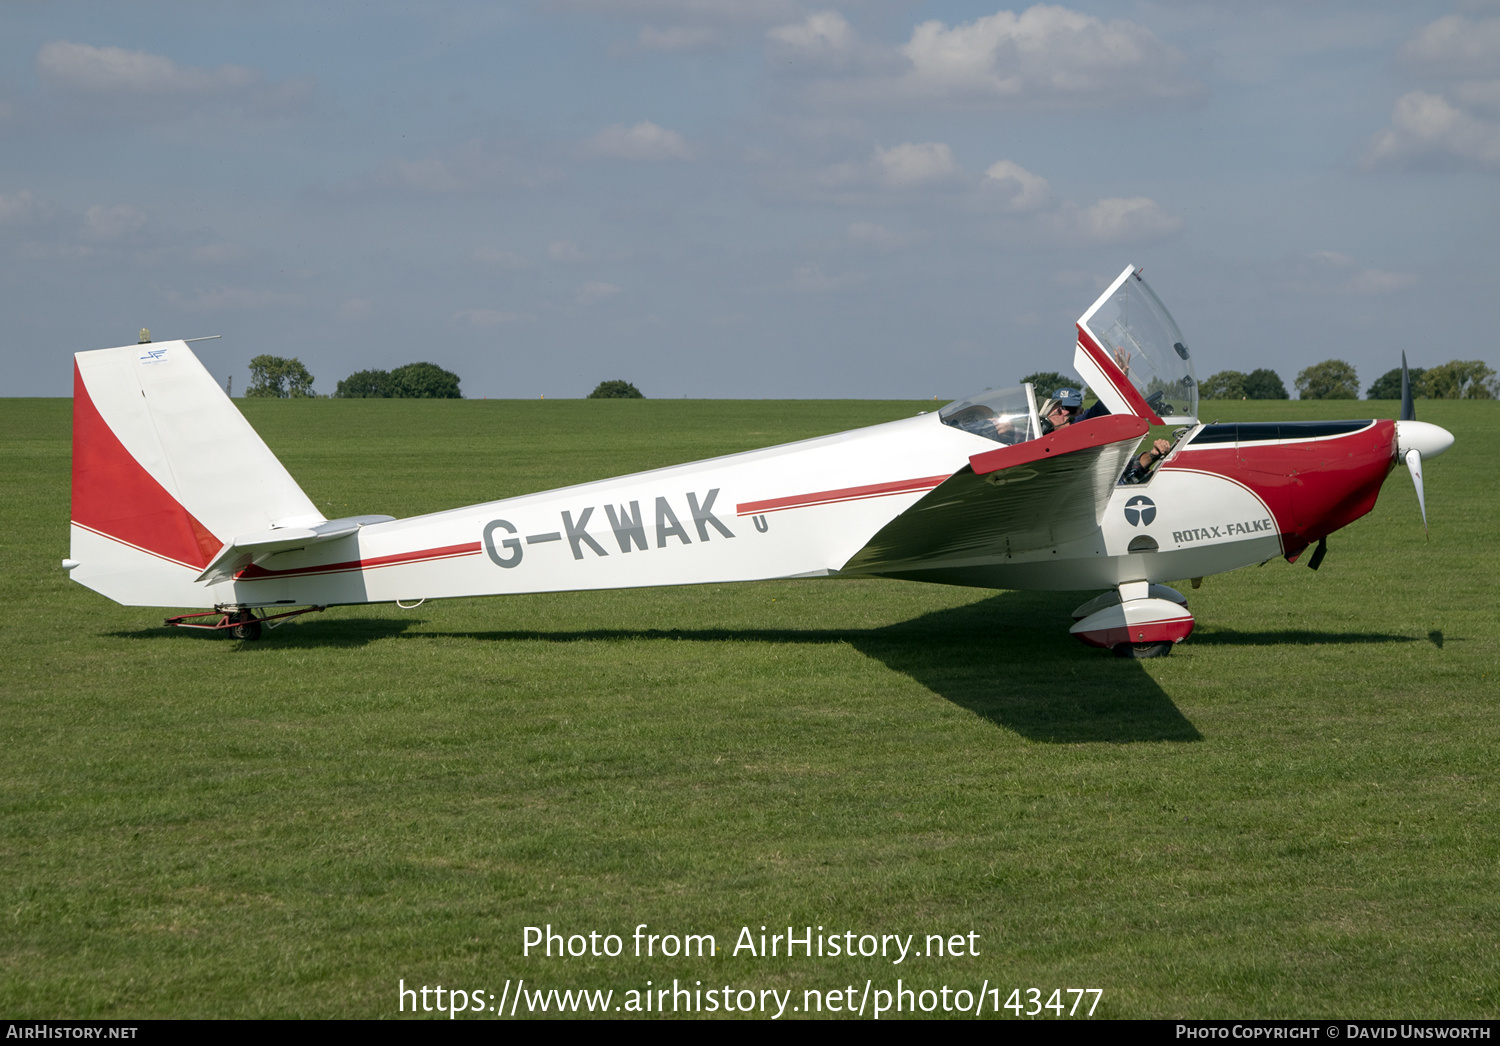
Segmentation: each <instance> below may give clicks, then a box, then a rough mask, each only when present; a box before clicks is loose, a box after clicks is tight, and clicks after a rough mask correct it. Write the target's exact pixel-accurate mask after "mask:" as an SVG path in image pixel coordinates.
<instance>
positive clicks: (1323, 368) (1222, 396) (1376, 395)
mask: <svg viewBox="0 0 1500 1046" xmlns="http://www.w3.org/2000/svg"><path fill="white" fill-rule="evenodd" d="M1408 373H1409V374H1410V376H1411V394H1412V397H1413V398H1415V399H1431V400H1458V399H1464V400H1488V399H1497V398H1500V379H1497V377H1496V374H1495V371H1494V370H1493V369H1492V368H1490V367H1488V366H1486V365H1485V364H1484V363H1483V362H1482V361H1480V360H1449V361H1448V362H1447V363H1443V364H1439V365H1438V366H1436V367H1431V368H1426V369H1424V368H1422V367H1412V368H1410V369H1409V371H1408ZM1021 381H1022V383H1023V384H1024V383H1025V382H1028V381H1029V382H1031V384H1032V385H1033V386H1035V388H1036V390H1037V393H1038V395H1039V396H1041V395H1048V396H1050V395H1051V394H1052V393H1053V391H1054V390H1056V389H1062V388H1078V387H1080V385H1081V383H1080V382H1079V381H1078V379H1077V378H1070V377H1068V376H1067V375H1065V374H1059V373H1058V372H1056V371H1038V372H1036V373H1034V374H1028V375H1026V377H1024V378H1022V379H1021ZM1294 385H1295V388H1296V389H1297V395H1298V397H1299V398H1301V399H1305V400H1356V399H1359V375H1358V374H1357V373H1356V372H1355V370H1354V367H1353V366H1352V365H1350V364H1348V363H1346V362H1344V361H1343V360H1324V361H1323V362H1322V363H1314V364H1313V365H1312V366H1311V367H1306V368H1304V369H1303V370H1301V371H1299V372H1298V373H1297V380H1296V382H1295V383H1294ZM1198 398H1199V399H1204V400H1284V399H1291V395H1290V394H1289V393H1288V392H1287V388H1286V384H1285V382H1283V381H1282V380H1281V376H1280V375H1279V374H1277V373H1276V372H1275V371H1274V370H1271V369H1270V368H1269V367H1260V368H1258V369H1256V370H1252V371H1251V372H1250V373H1248V374H1245V373H1242V372H1240V371H1237V370H1221V371H1219V372H1218V373H1217V374H1213V375H1210V376H1209V377H1207V378H1204V379H1203V380H1202V381H1201V382H1199V383H1198ZM1365 398H1366V399H1372V400H1398V399H1400V398H1401V368H1400V367H1394V368H1392V369H1391V370H1388V371H1386V372H1385V373H1384V374H1382V375H1381V376H1380V377H1378V378H1376V379H1375V381H1374V382H1373V383H1372V384H1371V385H1370V387H1369V388H1368V389H1366V390H1365Z"/></svg>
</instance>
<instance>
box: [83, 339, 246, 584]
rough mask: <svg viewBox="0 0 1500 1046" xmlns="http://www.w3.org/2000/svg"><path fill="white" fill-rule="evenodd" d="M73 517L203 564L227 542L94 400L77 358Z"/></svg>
mask: <svg viewBox="0 0 1500 1046" xmlns="http://www.w3.org/2000/svg"><path fill="white" fill-rule="evenodd" d="M72 519H73V522H74V523H77V524H78V525H79V526H81V527H87V528H88V529H89V530H92V531H94V532H96V533H99V534H103V535H105V536H106V537H110V538H114V539H115V540H117V541H123V542H125V543H126V544H129V545H134V546H135V547H137V548H141V549H144V550H146V551H147V552H150V553H152V554H153V555H157V556H161V557H162V558H163V559H170V560H172V561H173V562H175V563H182V564H183V565H185V566H190V567H196V568H197V569H199V570H202V569H203V568H204V567H206V566H208V564H209V561H210V560H212V559H213V557H214V556H215V555H217V554H218V551H219V549H220V548H221V547H222V546H223V544H224V542H222V541H220V540H219V539H218V538H217V537H215V536H214V535H213V533H212V532H211V531H210V530H209V529H208V528H207V527H205V526H204V525H203V524H202V523H199V522H198V520H197V519H195V518H193V514H192V513H191V512H189V511H188V510H187V509H185V508H183V507H182V505H181V504H180V503H179V502H178V501H177V499H176V498H174V497H173V496H172V495H171V494H169V493H168V492H167V490H166V488H165V487H163V486H162V485H161V484H160V483H158V482H157V481H156V479H155V478H154V477H153V476H152V475H151V473H149V472H147V471H146V470H145V468H144V467H142V465H141V463H140V462H138V461H136V460H135V458H134V457H133V456H132V455H131V453H130V451H128V450H126V449H125V445H124V444H123V443H121V442H120V439H119V437H118V436H116V435H115V433H114V430H113V429H111V428H110V427H109V423H108V422H107V421H105V420H104V417H103V416H102V415H101V414H100V413H99V409H98V408H97V407H95V406H94V401H93V399H92V398H91V397H90V396H89V390H88V387H87V386H85V385H84V383H83V374H82V373H81V372H80V371H79V369H78V364H77V362H74V364H73V512H72Z"/></svg>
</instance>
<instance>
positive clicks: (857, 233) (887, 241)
mask: <svg viewBox="0 0 1500 1046" xmlns="http://www.w3.org/2000/svg"><path fill="white" fill-rule="evenodd" d="M844 235H845V236H846V237H847V238H848V241H849V243H850V245H851V246H854V247H859V248H863V249H865V250H872V251H877V252H879V253H881V254H889V253H890V252H891V251H899V250H901V249H902V248H905V247H910V246H912V245H913V244H916V243H921V242H922V241H924V240H926V239H927V235H926V234H925V233H922V232H896V231H894V230H892V229H887V228H886V227H885V226H884V225H877V224H876V223H875V222H850V223H849V228H848V229H847V230H845V233H844Z"/></svg>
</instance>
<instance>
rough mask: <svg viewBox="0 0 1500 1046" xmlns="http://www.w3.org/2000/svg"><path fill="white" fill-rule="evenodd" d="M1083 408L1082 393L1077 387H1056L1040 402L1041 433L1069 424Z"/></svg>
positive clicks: (1044, 433)
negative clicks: (1049, 396)
mask: <svg viewBox="0 0 1500 1046" xmlns="http://www.w3.org/2000/svg"><path fill="white" fill-rule="evenodd" d="M1082 409H1083V394H1082V393H1081V392H1079V391H1078V390H1077V389H1058V390H1057V391H1056V392H1054V393H1053V394H1052V398H1051V399H1050V400H1048V401H1047V402H1046V403H1044V404H1042V411H1043V413H1042V435H1044V436H1045V435H1046V434H1047V433H1049V432H1052V431H1054V430H1056V429H1060V428H1062V427H1063V426H1065V425H1068V424H1070V423H1071V422H1073V421H1074V420H1076V419H1077V418H1078V412H1079V411H1080V410H1082Z"/></svg>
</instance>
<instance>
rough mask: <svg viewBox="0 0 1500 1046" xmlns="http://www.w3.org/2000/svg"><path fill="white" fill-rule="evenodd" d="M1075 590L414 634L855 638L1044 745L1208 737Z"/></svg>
mask: <svg viewBox="0 0 1500 1046" xmlns="http://www.w3.org/2000/svg"><path fill="white" fill-rule="evenodd" d="M1076 602H1077V596H1076V593H1030V592H1004V593H1001V594H999V595H996V596H992V597H991V598H989V599H984V600H981V601H979V602H977V603H973V604H970V605H969V606H964V607H955V608H953V609H950V610H940V611H935V612H933V613H931V614H924V615H922V616H921V617H918V618H914V619H912V620H910V621H903V622H900V623H899V624H895V625H887V626H885V627H883V628H869V629H860V628H843V629H791V628H787V629H759V628H705V629H585V630H578V631H551V632H542V631H520V630H517V631H485V632H446V633H434V632H425V631H424V632H420V633H417V632H412V633H407V634H405V635H404V636H403V638H408V639H422V638H428V637H433V636H449V637H453V638H467V639H474V640H487V641H492V642H517V641H532V642H538V641H540V642H553V643H573V642H578V641H580V640H622V639H674V640H679V641H688V642H705V643H722V642H748V643H847V644H849V645H850V646H852V647H854V648H855V649H856V650H858V651H859V652H860V653H862V654H864V655H865V656H866V657H870V658H874V659H875V660H877V661H879V662H881V663H882V664H884V665H886V666H887V667H888V668H890V669H892V670H894V671H896V672H900V673H902V674H903V675H907V676H910V677H911V678H912V679H914V680H915V681H916V682H918V683H920V684H921V685H922V686H924V687H926V688H927V689H928V690H930V691H932V692H933V693H934V694H936V695H938V696H939V697H941V698H943V699H944V700H946V701H951V702H952V703H953V704H956V705H958V706H960V707H962V708H966V709H968V710H969V711H971V712H973V713H974V714H976V715H978V716H980V717H981V718H984V719H987V720H989V721H990V722H992V723H994V724H995V725H996V726H1000V727H1004V728H1006V729H1009V730H1013V731H1015V732H1016V733H1018V734H1020V735H1021V736H1023V737H1026V738H1029V739H1031V740H1034V741H1043V742H1049V743H1058V744H1076V743H1080V742H1085V741H1110V742H1117V743H1118V742H1135V741H1199V740H1202V735H1201V734H1199V733H1198V731H1197V729H1196V728H1195V727H1194V726H1193V724H1192V723H1190V722H1188V720H1187V719H1186V718H1185V717H1184V716H1183V714H1182V713H1181V712H1180V711H1179V710H1178V709H1177V706H1176V705H1175V704H1173V703H1172V700H1171V698H1169V697H1168V696H1167V694H1166V693H1165V692H1164V691H1163V690H1162V689H1161V687H1160V686H1158V685H1157V683H1156V681H1155V680H1153V679H1152V678H1151V677H1150V675H1148V674H1147V673H1146V671H1145V668H1144V667H1143V666H1142V665H1141V664H1139V663H1137V662H1134V661H1126V660H1119V659H1116V658H1112V657H1109V656H1108V655H1107V654H1104V653H1102V652H1098V651H1086V650H1084V649H1083V648H1081V647H1080V646H1079V645H1078V642H1077V641H1076V640H1074V639H1073V638H1072V637H1071V636H1069V635H1068V634H1067V633H1066V632H1065V631H1062V630H1059V629H1058V628H1057V625H1058V623H1059V621H1066V620H1067V619H1068V618H1067V615H1068V611H1069V610H1071V609H1072V607H1073V605H1074V603H1076Z"/></svg>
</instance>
